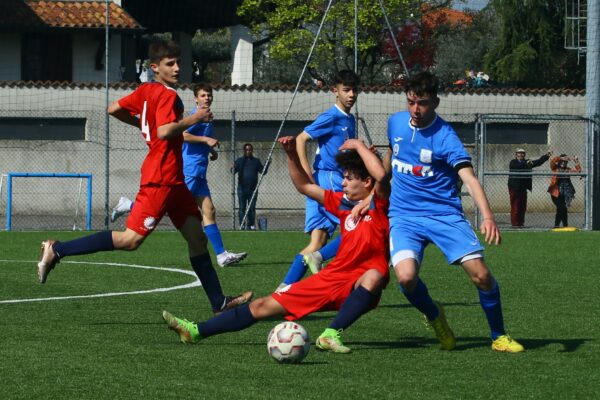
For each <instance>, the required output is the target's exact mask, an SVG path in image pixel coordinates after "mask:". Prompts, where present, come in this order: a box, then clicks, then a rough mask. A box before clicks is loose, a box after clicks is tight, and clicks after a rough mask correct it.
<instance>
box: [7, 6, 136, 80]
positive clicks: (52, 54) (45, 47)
mask: <svg viewBox="0 0 600 400" xmlns="http://www.w3.org/2000/svg"><path fill="white" fill-rule="evenodd" d="M119 3H120V2H119V1H114V0H113V1H111V2H109V4H108V8H109V17H110V18H109V24H108V26H109V29H110V33H111V35H110V39H109V46H108V48H109V55H110V58H109V65H108V71H109V80H110V81H113V82H114V81H120V80H126V81H134V80H135V76H136V75H135V73H136V71H135V59H136V48H135V47H136V44H135V40H134V34H135V33H138V32H141V31H143V29H144V28H143V27H142V26H141V25H140V24H139V23H138V22H137V21H136V20H135V19H134V18H133V17H132V16H131V15H130V14H129V13H128V12H127V11H125V10H124V9H123V8H122V7H121V6H120V5H119ZM105 24H106V3H105V2H104V1H73V0H71V1H48V0H2V1H0V51H2V54H3V55H4V57H2V59H0V80H11V81H61V82H104V80H105V71H104V63H105V47H106V45H105Z"/></svg>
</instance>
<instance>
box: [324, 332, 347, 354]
mask: <svg viewBox="0 0 600 400" xmlns="http://www.w3.org/2000/svg"><path fill="white" fill-rule="evenodd" d="M340 333H342V330H341V329H340V330H339V331H336V330H335V329H332V328H327V329H325V330H324V331H323V333H321V336H319V337H318V338H317V342H316V343H315V345H316V346H317V349H319V350H324V351H331V352H332V353H339V354H347V353H350V352H351V351H352V349H350V347H346V346H344V344H343V343H342V340H341V339H340Z"/></svg>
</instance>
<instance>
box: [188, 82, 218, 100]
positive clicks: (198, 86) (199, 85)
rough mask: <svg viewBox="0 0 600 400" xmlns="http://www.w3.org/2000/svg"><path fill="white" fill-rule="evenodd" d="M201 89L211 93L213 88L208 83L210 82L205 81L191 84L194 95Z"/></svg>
mask: <svg viewBox="0 0 600 400" xmlns="http://www.w3.org/2000/svg"><path fill="white" fill-rule="evenodd" d="M201 90H204V91H205V92H207V93H212V91H213V88H212V86H211V85H210V83H207V82H200V83H196V84H194V86H192V91H193V92H194V97H196V96H198V93H199V92H200V91H201Z"/></svg>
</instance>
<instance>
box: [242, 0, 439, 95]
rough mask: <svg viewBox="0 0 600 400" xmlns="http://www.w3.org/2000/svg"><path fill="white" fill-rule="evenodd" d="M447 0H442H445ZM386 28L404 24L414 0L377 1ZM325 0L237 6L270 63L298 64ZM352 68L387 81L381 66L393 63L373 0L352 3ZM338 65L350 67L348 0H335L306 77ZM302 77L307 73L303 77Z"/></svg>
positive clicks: (256, 0)
mask: <svg viewBox="0 0 600 400" xmlns="http://www.w3.org/2000/svg"><path fill="white" fill-rule="evenodd" d="M446 2H447V1H446ZM383 3H384V5H385V8H386V11H387V13H388V18H389V20H390V23H391V25H392V27H394V26H400V25H403V24H404V20H406V18H407V16H409V15H410V14H411V13H417V12H418V11H419V10H420V5H421V3H422V1H420V0H383ZM326 6H327V1H324V0H305V1H301V2H300V1H297V0H244V1H243V4H242V5H241V6H240V8H238V14H239V15H240V16H242V17H243V18H244V19H245V20H246V22H247V23H248V25H249V26H250V27H251V28H252V29H253V31H254V33H255V34H256V35H257V37H259V38H263V39H264V38H265V37H266V40H265V42H268V55H269V57H271V58H272V59H273V60H275V61H276V62H281V61H285V62H287V63H293V64H296V65H299V66H301V65H303V64H304V63H305V62H306V59H307V57H308V54H309V50H310V48H311V45H312V43H313V41H314V38H315V35H316V33H317V30H318V27H319V24H320V22H321V19H322V18H323V15H324V13H325V9H326ZM358 26H359V28H358V30H359V31H358V69H359V71H358V72H359V74H360V75H361V77H362V78H363V81H364V82H365V83H371V84H372V83H383V82H385V83H387V82H389V76H388V77H386V76H385V73H384V72H385V71H386V68H388V67H389V66H390V65H393V64H394V63H396V62H397V60H394V58H395V57H396V56H394V57H391V56H390V55H389V54H388V55H386V54H384V52H383V46H382V43H383V41H384V39H385V37H386V35H388V29H387V25H386V23H385V19H384V16H383V13H382V11H381V8H380V4H379V1H378V0H361V1H360V3H359V7H358ZM341 69H354V1H353V0H335V1H334V2H333V4H332V7H331V9H330V11H329V13H328V15H327V19H326V22H325V24H324V27H323V31H322V32H321V37H320V40H319V41H318V42H317V45H316V48H315V52H314V54H313V56H312V58H311V61H310V70H309V71H310V74H311V75H312V78H327V77H328V76H329V75H330V74H331V73H334V72H336V71H339V70H341ZM307 79H308V78H307Z"/></svg>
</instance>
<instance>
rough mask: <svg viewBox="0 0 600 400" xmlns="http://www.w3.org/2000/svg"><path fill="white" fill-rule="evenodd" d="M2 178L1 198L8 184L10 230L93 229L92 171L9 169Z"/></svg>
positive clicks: (7, 226) (7, 217) (7, 208)
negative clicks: (46, 171)
mask: <svg viewBox="0 0 600 400" xmlns="http://www.w3.org/2000/svg"><path fill="white" fill-rule="evenodd" d="M2 181H5V182H6V185H5V186H3V185H2ZM2 181H0V197H1V196H2V190H3V187H5V189H4V190H5V191H6V206H5V209H6V230H7V231H10V230H13V229H57V230H59V229H72V230H81V229H86V230H90V229H92V222H91V221H92V174H74V173H43V172H40V173H38V172H9V173H8V174H6V175H3V176H2ZM84 181H87V184H86V186H87V188H86V189H87V193H84V190H86V189H84ZM83 204H85V211H83V210H82V205H83ZM84 221H85V222H84ZM15 222H17V223H15ZM15 225H18V226H15ZM84 226H85V228H84Z"/></svg>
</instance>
